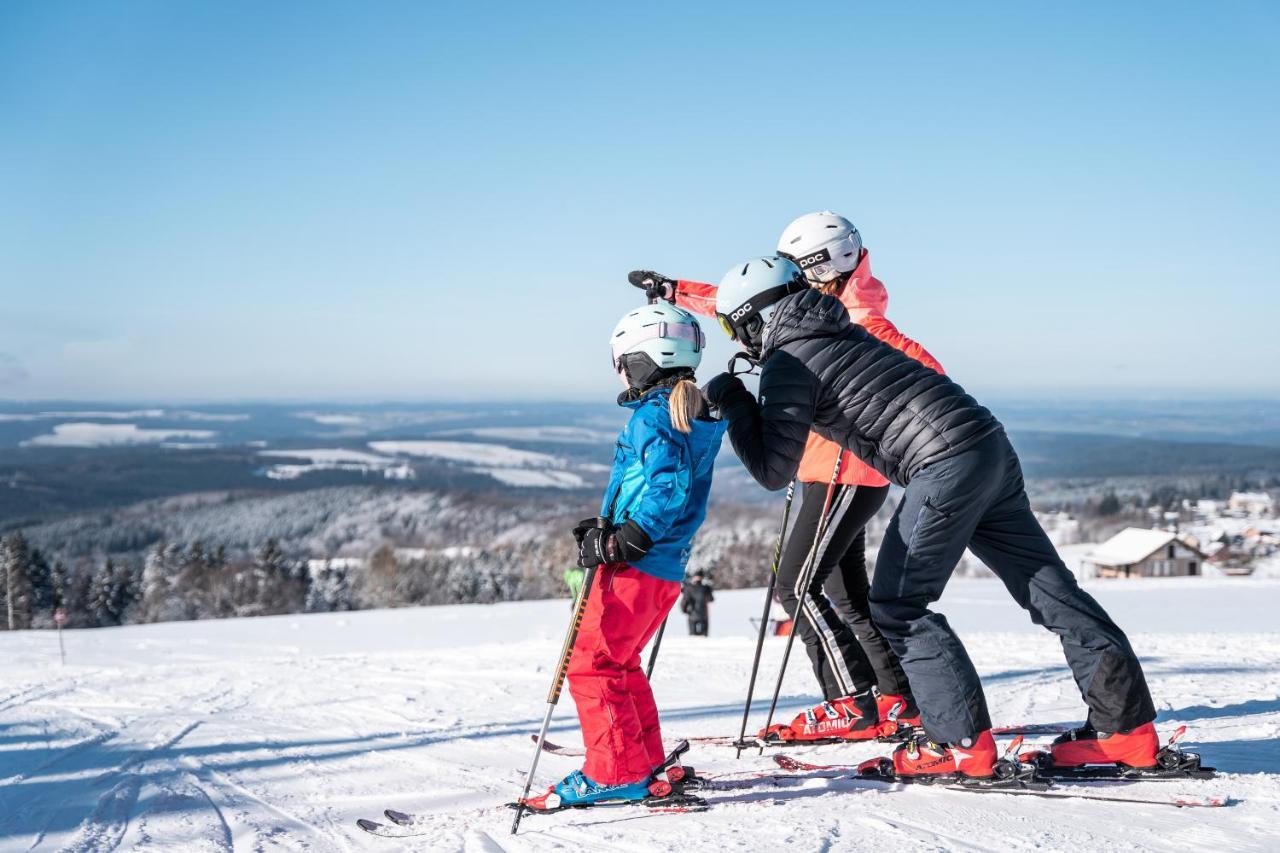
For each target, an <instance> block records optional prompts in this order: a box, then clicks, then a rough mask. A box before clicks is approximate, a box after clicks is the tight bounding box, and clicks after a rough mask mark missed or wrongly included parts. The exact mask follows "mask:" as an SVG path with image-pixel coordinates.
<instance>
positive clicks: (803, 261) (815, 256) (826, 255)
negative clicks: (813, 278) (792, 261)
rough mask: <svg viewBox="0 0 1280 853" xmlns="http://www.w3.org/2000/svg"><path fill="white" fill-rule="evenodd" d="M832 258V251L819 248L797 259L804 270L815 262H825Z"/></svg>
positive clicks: (797, 264)
mask: <svg viewBox="0 0 1280 853" xmlns="http://www.w3.org/2000/svg"><path fill="white" fill-rule="evenodd" d="M829 260H831V253H830V252H828V251H827V250H826V249H819V250H818V251H816V252H813V253H812V254H809V255H805V256H804V257H803V258H797V259H796V266H798V267H800V269H802V270H806V269H808V268H809V267H811V266H814V265H815V264H823V263H826V262H827V261H829Z"/></svg>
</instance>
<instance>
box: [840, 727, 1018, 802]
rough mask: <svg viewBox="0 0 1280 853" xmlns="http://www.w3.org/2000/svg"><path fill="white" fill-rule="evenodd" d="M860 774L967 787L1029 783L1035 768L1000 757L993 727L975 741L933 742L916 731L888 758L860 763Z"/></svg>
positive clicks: (886, 778) (900, 780) (881, 778)
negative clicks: (993, 734)
mask: <svg viewBox="0 0 1280 853" xmlns="http://www.w3.org/2000/svg"><path fill="white" fill-rule="evenodd" d="M858 775H859V776H861V777H862V778H864V779H876V780H879V781H883V782H919V783H925V784H937V783H945V784H959V785H964V786H966V787H983V788H995V787H1018V788H1025V787H1030V786H1031V785H1032V783H1033V780H1034V777H1035V770H1034V768H1032V767H1030V766H1027V765H1020V764H1018V763H1017V762H1013V761H1008V760H1003V759H999V758H998V755H997V752H996V742H995V740H994V739H993V738H992V737H991V731H990V730H989V729H988V730H987V731H984V732H980V733H979V734H978V736H977V737H976V738H974V739H973V742H972V744H970V745H968V746H962V745H960V744H945V743H934V742H933V741H931V740H930V739H929V736H928V735H926V734H923V733H922V734H917V735H915V736H913V737H912V738H911V739H910V740H908V741H906V742H905V743H903V744H902V745H901V746H899V747H898V748H897V749H895V750H894V751H893V755H891V756H889V757H887V758H873V759H871V760H870V761H864V762H863V763H862V764H859V765H858Z"/></svg>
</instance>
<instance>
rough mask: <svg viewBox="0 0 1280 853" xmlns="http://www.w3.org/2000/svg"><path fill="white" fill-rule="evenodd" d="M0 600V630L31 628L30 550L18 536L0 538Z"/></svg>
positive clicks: (20, 535)
mask: <svg viewBox="0 0 1280 853" xmlns="http://www.w3.org/2000/svg"><path fill="white" fill-rule="evenodd" d="M0 599H3V601H0V604H3V608H4V609H3V611H2V615H3V627H5V628H8V629H9V630H10V631H13V630H18V629H22V628H30V627H31V611H32V602H31V599H32V588H31V550H30V548H29V547H28V546H27V540H26V537H24V536H23V535H22V534H21V533H14V534H12V535H9V536H6V537H4V538H3V539H0Z"/></svg>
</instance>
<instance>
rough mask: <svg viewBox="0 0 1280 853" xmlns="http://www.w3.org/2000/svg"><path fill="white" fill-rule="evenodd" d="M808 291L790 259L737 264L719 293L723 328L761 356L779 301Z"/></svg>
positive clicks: (798, 268) (721, 326) (763, 259)
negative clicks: (772, 316)
mask: <svg viewBox="0 0 1280 853" xmlns="http://www.w3.org/2000/svg"><path fill="white" fill-rule="evenodd" d="M808 288H809V285H808V283H807V282H806V281H805V279H804V273H802V272H801V271H800V267H798V266H796V265H795V263H794V262H792V261H791V260H789V259H787V258H783V257H779V256H778V255H773V256H771V257H768V258H753V259H752V260H749V261H747V262H746V263H743V264H736V265H735V266H734V267H733V268H732V269H731V270H729V271H728V272H727V273H725V274H724V278H722V279H720V287H719V288H718V289H717V290H716V317H717V319H719V320H720V328H722V329H724V331H725V334H727V335H728V336H729V337H731V338H733V339H734V340H735V341H738V342H739V343H741V344H743V345H744V346H745V347H746V348H747V349H748V350H751V351H753V352H759V350H760V344H761V338H762V335H763V334H764V326H765V324H766V323H768V322H769V317H770V315H772V314H773V309H774V307H775V306H776V305H777V303H778V302H779V300H781V299H782V298H783V297H785V296H789V295H791V294H792V293H799V292H800V291H802V290H807V289H808Z"/></svg>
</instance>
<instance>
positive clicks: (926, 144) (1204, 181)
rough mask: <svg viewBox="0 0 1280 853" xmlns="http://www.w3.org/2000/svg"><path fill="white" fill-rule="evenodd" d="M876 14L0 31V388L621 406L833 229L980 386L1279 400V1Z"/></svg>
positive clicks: (125, 16)
mask: <svg viewBox="0 0 1280 853" xmlns="http://www.w3.org/2000/svg"><path fill="white" fill-rule="evenodd" d="M641 5H643V7H642V8H640V6H641ZM884 5H886V4H836V5H834V6H833V5H831V4H814V5H812V6H807V5H803V4H801V5H796V4H791V5H786V6H783V5H781V4H760V5H755V4H749V3H733V4H725V5H722V6H711V5H705V6H703V5H699V6H697V8H694V6H695V4H675V3H672V4H662V3H657V4H654V3H649V4H628V5H626V6H624V5H623V4H582V5H576V4H575V5H568V4H526V3H518V4H517V3H513V4H509V5H508V4H494V3H474V4H436V3H425V2H423V3H406V4H393V3H376V4H369V3H355V2H352V3H323V2H320V3H303V2H280V3H235V2H218V3H207V2H199V3H196V2H188V3H184V2H173V0H155V2H116V3H89V2H38V0H31V2H8V3H4V4H0V398H10V399H38V398H95V399H120V400H192V399H206V400H211V399H267V398H287V399H318V398H322V399H328V400H367V401H373V400H379V399H393V398H394V399H501V398H552V399H556V398H566V399H567V398H573V399H591V398H593V397H602V398H607V395H611V394H612V393H613V392H614V390H615V383H616V380H615V379H614V378H613V376H612V375H611V374H610V373H609V368H608V363H607V355H606V353H607V350H608V347H607V338H608V335H609V332H610V331H611V329H612V326H613V324H614V322H615V321H616V319H617V318H618V316H620V315H621V314H622V313H623V311H624V310H626V309H627V308H628V307H629V306H630V305H631V304H632V303H633V302H634V301H635V298H636V296H637V292H636V291H634V290H632V289H631V288H629V287H628V286H627V285H626V283H625V276H626V272H627V271H628V270H629V269H632V268H634V267H637V266H645V267H650V268H655V269H658V270H660V271H663V272H666V273H668V274H671V275H678V276H683V277H690V278H701V279H704V280H718V279H719V277H720V276H721V275H722V274H723V273H724V271H725V270H726V269H727V268H728V267H729V266H731V265H732V264H734V263H736V262H738V261H740V260H742V259H743V258H745V257H747V256H752V255H758V254H764V253H769V252H771V251H772V249H773V247H774V245H775V241H776V239H777V236H778V234H779V233H780V231H781V229H782V228H783V227H784V226H785V225H786V224H787V222H788V221H790V220H791V219H792V218H793V217H795V216H797V215H799V214H801V213H805V212H808V211H810V210H816V209H821V208H833V209H836V210H838V211H840V212H843V213H845V214H846V215H847V216H849V217H850V218H852V219H853V220H854V221H855V222H856V223H857V224H858V225H859V227H860V228H861V230H862V233H863V237H864V240H865V242H866V244H867V246H868V247H869V248H870V249H871V252H872V257H873V260H874V267H875V270H876V272H877V274H878V275H879V276H880V277H881V278H882V279H884V280H885V282H886V284H887V285H888V287H889V290H890V294H891V304H890V312H889V314H890V317H891V318H892V319H893V320H895V322H897V323H898V325H899V326H900V327H901V328H902V329H903V330H904V331H906V332H907V333H908V334H910V335H912V336H914V337H916V338H917V339H919V340H920V341H922V342H923V343H924V344H925V345H926V346H927V347H928V348H929V349H930V350H932V351H933V352H934V354H935V355H937V356H938V358H939V359H940V360H941V361H942V362H943V364H944V365H945V366H946V367H947V368H948V370H949V371H950V372H951V373H952V374H953V375H954V376H956V377H957V378H958V379H959V380H960V381H961V382H962V383H963V384H964V385H965V386H966V387H968V388H970V390H973V391H975V392H978V393H980V394H995V395H1002V396H1040V397H1043V396H1055V395H1075V396H1089V395H1097V396H1116V395H1120V396H1124V395H1129V394H1135V395H1140V396H1160V395H1177V394H1225V395H1235V396H1262V397H1266V396H1274V395H1275V394H1276V393H1277V392H1280V370H1278V369H1277V365H1278V364H1280V344H1277V340H1280V335H1278V334H1277V323H1278V322H1280V310H1278V309H1280V296H1278V295H1277V284H1278V282H1277V272H1276V271H1277V269H1280V239H1278V238H1277V236H1276V235H1277V231H1278V230H1280V164H1278V163H1277V153H1276V152H1277V151H1280V134H1278V133H1277V124H1278V123H1280V108H1278V107H1280V103H1277V101H1278V100H1280V98H1278V96H1277V92H1280V59H1278V57H1280V6H1277V5H1276V4H1274V3H1256V4H1255V3H1244V2H1240V3H1227V4H1213V3H1199V4H1197V3H1175V4H1159V5H1158V6H1157V5H1152V4H1107V3H1099V4H1076V3H1063V4H1052V5H1050V4H1038V3H1037V4H1030V3H1007V4H936V5H932V4H894V5H895V6H897V7H899V8H896V9H893V10H886V9H884V8H881V7H883V6H884ZM1117 6H1122V7H1123V8H1116V7H1117ZM833 10H834V11H833ZM709 331H711V332H713V333H714V329H711V328H709ZM729 352H730V350H729V347H728V344H727V342H725V343H721V342H719V341H717V342H716V344H715V346H714V347H713V348H712V350H711V352H710V353H709V357H708V362H707V366H705V367H704V369H703V376H704V377H709V376H710V375H711V372H712V370H718V369H719V367H720V365H721V363H722V362H723V361H724V359H725V358H726V357H727V356H728V354H729Z"/></svg>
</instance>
